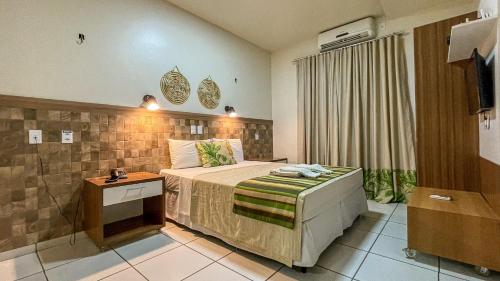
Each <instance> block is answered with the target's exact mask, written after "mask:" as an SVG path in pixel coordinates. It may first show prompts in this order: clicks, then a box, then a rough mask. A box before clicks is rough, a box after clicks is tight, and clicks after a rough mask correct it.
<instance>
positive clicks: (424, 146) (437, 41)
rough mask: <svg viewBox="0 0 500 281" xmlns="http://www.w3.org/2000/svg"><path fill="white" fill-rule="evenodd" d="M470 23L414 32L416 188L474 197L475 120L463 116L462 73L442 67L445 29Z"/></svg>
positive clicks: (476, 176) (449, 23) (477, 185)
mask: <svg viewBox="0 0 500 281" xmlns="http://www.w3.org/2000/svg"><path fill="white" fill-rule="evenodd" d="M476 17H477V16H476V13H470V14H466V15H462V16H458V17H454V18H451V19H448V20H443V21H440V22H436V23H432V24H428V25H425V26H421V27H418V28H415V30H414V44H415V86H416V89H415V90H416V91H415V95H416V128H417V184H418V186H426V187H436V188H444V189H454V190H465V191H480V173H479V128H478V126H479V120H478V116H477V115H469V114H468V105H467V97H466V84H465V79H464V69H463V68H462V67H461V66H460V65H456V64H449V63H447V57H448V42H447V41H448V38H449V36H450V33H451V27H452V26H453V25H456V24H459V23H462V22H465V21H466V18H469V19H471V20H473V19H476Z"/></svg>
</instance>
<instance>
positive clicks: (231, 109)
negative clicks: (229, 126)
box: [224, 105, 238, 117]
mask: <svg viewBox="0 0 500 281" xmlns="http://www.w3.org/2000/svg"><path fill="white" fill-rule="evenodd" d="M224 109H225V110H226V113H227V115H229V117H236V116H238V114H237V113H236V110H234V107H232V106H229V105H226V107H224Z"/></svg>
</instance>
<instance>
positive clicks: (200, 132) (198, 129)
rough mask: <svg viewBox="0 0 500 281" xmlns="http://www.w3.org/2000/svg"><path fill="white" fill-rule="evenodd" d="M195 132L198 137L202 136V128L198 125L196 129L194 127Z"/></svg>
mask: <svg viewBox="0 0 500 281" xmlns="http://www.w3.org/2000/svg"><path fill="white" fill-rule="evenodd" d="M196 131H197V133H198V135H203V126H202V125H198V127H196Z"/></svg>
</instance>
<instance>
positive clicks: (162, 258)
mask: <svg viewBox="0 0 500 281" xmlns="http://www.w3.org/2000/svg"><path fill="white" fill-rule="evenodd" d="M368 205H369V212H368V213H366V214H364V215H363V216H361V217H360V218H358V219H357V220H356V221H355V222H354V224H353V226H352V227H351V228H350V229H348V230H347V231H346V232H345V233H344V235H343V236H342V237H340V238H338V239H336V240H335V242H334V243H333V244H332V245H330V247H328V249H327V250H325V252H324V253H323V255H322V256H321V257H320V259H319V261H318V263H317V265H316V266H315V267H313V268H309V269H308V272H307V273H306V274H304V273H301V272H300V271H299V270H298V269H297V268H288V267H286V266H283V265H281V264H279V263H277V262H275V261H271V260H269V259H266V258H262V257H258V256H256V255H253V254H250V253H247V252H244V251H241V250H236V249H235V248H233V247H231V246H229V245H227V244H225V243H223V242H222V241H220V240H218V239H214V238H210V237H207V236H204V235H202V234H200V233H197V232H193V231H190V230H188V229H185V228H182V227H179V226H178V225H176V224H174V223H171V222H168V223H167V226H166V227H165V228H163V229H162V231H161V233H157V234H154V235H151V236H148V237H144V238H142V239H138V240H136V241H131V242H128V243H126V244H120V245H113V246H112V249H109V250H107V251H105V252H99V251H98V250H97V248H96V247H95V246H94V245H93V243H92V242H91V241H90V240H88V238H86V237H85V236H84V235H81V236H79V237H78V240H77V245H76V246H69V245H68V243H67V239H56V240H53V241H50V242H43V243H40V244H38V245H37V247H36V248H37V249H38V251H37V252H35V253H29V251H27V252H26V254H25V253H24V252H23V254H24V255H23V256H19V257H17V258H13V259H5V258H4V260H3V261H0V280H1V281H9V280H24V281H46V280H47V278H48V280H68V281H73V280H106V281H114V280H116V281H143V280H162V281H170V280H188V281H224V280H230V281H240V280H241V281H244V280H272V281H292V280H302V281H326V280H333V281H349V280H358V281H378V280H384V281H391V280H394V281H400V280H402V281H413V280H415V281H417V280H418V281H420V280H422V281H437V280H441V281H463V280H471V281H472V280H497V281H500V273H497V272H494V273H492V275H491V276H490V277H488V278H485V277H481V276H478V275H476V274H475V273H474V270H473V267H472V266H470V265H464V264H460V263H457V262H453V261H449V260H446V259H442V258H438V257H434V256H429V255H424V254H418V255H417V258H416V259H414V260H410V259H407V258H406V257H405V256H404V253H403V252H402V248H404V247H406V239H407V238H406V206H405V205H404V204H384V205H383V204H378V203H375V202H373V201H369V203H368ZM9 255H10V253H9ZM0 257H2V256H1V255H0ZM3 257H9V256H8V255H3ZM0 260H2V259H0ZM44 270H45V271H44Z"/></svg>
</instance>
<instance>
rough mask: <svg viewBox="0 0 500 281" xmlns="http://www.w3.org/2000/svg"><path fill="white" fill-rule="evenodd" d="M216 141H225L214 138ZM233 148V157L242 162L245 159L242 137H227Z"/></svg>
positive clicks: (237, 161)
mask: <svg viewBox="0 0 500 281" xmlns="http://www.w3.org/2000/svg"><path fill="white" fill-rule="evenodd" d="M213 140H214V141H223V139H213ZM227 141H228V142H229V145H230V146H231V149H232V150H233V157H234V160H236V163H241V162H243V161H245V158H244V157H243V145H242V144H241V140H240V139H227Z"/></svg>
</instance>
